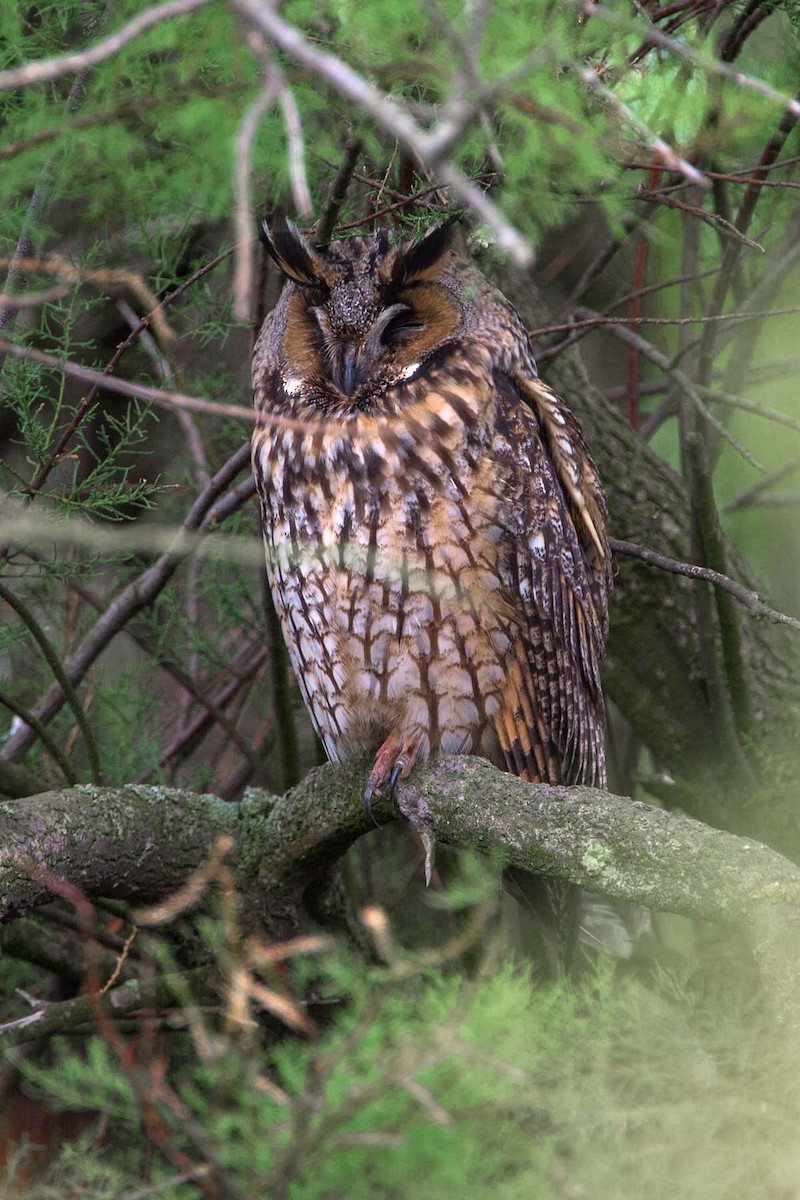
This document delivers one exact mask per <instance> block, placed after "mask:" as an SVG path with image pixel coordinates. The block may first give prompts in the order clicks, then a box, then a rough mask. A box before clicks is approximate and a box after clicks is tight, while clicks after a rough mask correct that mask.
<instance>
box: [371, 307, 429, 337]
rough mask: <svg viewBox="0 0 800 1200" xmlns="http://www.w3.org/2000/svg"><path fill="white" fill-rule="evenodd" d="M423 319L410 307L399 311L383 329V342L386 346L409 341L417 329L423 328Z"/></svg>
mask: <svg viewBox="0 0 800 1200" xmlns="http://www.w3.org/2000/svg"><path fill="white" fill-rule="evenodd" d="M423 325H424V322H423V321H420V320H419V318H418V317H417V316H416V315H415V314H414V312H413V311H412V310H410V309H404V311H403V312H400V313H397V314H396V315H395V316H393V317H392V319H391V321H389V322H388V324H387V325H385V326H384V328H383V330H382V331H381V342H382V343H383V345H384V346H399V345H401V344H402V343H403V342H407V341H408V339H409V338H410V337H412V336H413V335H414V334H415V333H416V332H417V330H419V329H422V327H423Z"/></svg>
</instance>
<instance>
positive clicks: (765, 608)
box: [609, 538, 800, 632]
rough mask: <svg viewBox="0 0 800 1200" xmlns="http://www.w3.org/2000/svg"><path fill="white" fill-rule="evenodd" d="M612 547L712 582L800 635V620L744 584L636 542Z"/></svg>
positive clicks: (613, 540)
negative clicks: (783, 611) (774, 605)
mask: <svg viewBox="0 0 800 1200" xmlns="http://www.w3.org/2000/svg"><path fill="white" fill-rule="evenodd" d="M609 545H610V546H611V549H612V551H613V553H614V554H624V555H625V556H626V557H628V558H638V559H640V560H641V562H645V563H647V564H648V565H649V566H651V567H658V568H659V569H660V570H662V571H669V572H670V574H672V575H686V576H687V577H688V578H689V579H702V580H704V581H705V582H706V583H713V585H714V587H718V588H722V589H723V591H726V592H729V593H730V595H731V596H734V597H735V598H736V599H737V600H738V601H739V603H740V604H743V605H744V606H745V608H748V609H750V611H751V612H752V613H753V615H754V616H756V617H762V618H764V619H765V620H767V621H772V622H773V623H774V624H775V625H788V626H789V627H790V628H791V629H795V630H797V631H798V632H800V620H798V619H797V618H796V617H790V616H789V615H788V614H787V613H782V612H779V611H778V610H777V609H775V608H770V606H769V605H768V604H767V603H766V601H765V600H764V599H763V597H761V596H759V594H758V592H754V591H753V590H752V589H751V588H748V587H745V586H744V584H742V583H737V582H736V580H735V579H731V577H730V576H729V575H723V574H722V573H721V572H720V571H712V570H711V569H710V568H709V567H700V566H698V565H697V564H696V563H685V562H677V561H676V560H675V559H674V558H667V557H666V555H664V554H658V553H657V552H656V551H655V550H648V549H647V548H646V547H645V546H638V545H636V543H635V542H623V541H620V539H619V538H609Z"/></svg>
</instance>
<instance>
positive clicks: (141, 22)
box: [0, 0, 210, 89]
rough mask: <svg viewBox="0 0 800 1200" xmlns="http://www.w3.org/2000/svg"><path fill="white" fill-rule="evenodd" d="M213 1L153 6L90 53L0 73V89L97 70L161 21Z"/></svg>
mask: <svg viewBox="0 0 800 1200" xmlns="http://www.w3.org/2000/svg"><path fill="white" fill-rule="evenodd" d="M208 3H210V0H169V2H168V3H167V4H159V5H153V7H151V8H146V9H145V10H144V12H141V13H139V15H138V16H136V17H134V18H133V20H132V21H129V22H128V24H127V25H123V26H122V28H121V29H118V30H117V32H116V33H111V34H109V35H108V37H105V38H103V39H102V41H99V42H95V44H94V45H93V46H89V47H88V48H87V49H86V50H78V51H76V52H75V53H74V54H60V55H57V56H56V57H54V58H42V59H39V61H38V62H28V63H24V64H23V65H22V66H21V67H12V68H11V69H10V70H8V71H0V89H6V88H17V87H29V86H30V85H31V84H33V83H47V82H49V81H50V80H51V79H58V78H60V76H62V75H68V74H70V72H72V71H84V70H86V68H87V67H96V66H97V65H98V63H101V62H105V60H106V59H107V58H111V57H112V56H113V55H115V54H117V53H119V51H120V50H121V49H122V47H123V46H126V45H127V44H128V42H131V41H133V39H134V38H137V37H139V36H140V34H142V33H145V32H146V31H147V30H148V29H152V27H153V26H154V25H158V24H159V23H160V22H161V21H168V20H170V19H171V18H172V17H181V16H183V15H184V13H189V12H193V11H194V9H196V8H202V6H203V5H204V4H208Z"/></svg>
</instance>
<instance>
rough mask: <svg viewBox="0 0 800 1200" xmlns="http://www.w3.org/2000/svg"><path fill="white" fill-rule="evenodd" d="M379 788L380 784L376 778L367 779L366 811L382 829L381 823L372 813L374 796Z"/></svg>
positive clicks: (365, 792) (365, 793) (365, 789)
mask: <svg viewBox="0 0 800 1200" xmlns="http://www.w3.org/2000/svg"><path fill="white" fill-rule="evenodd" d="M377 790H378V785H377V783H376V782H375V780H374V779H368V780H367V786H366V787H365V788H364V812H365V813H366V814H367V816H368V817H369V819H370V821H372V824H373V825H374V826H375V828H376V829H380V825H379V824H378V822H377V821H376V820H375V818H374V816H373V815H372V797H373V796H374V795H375V793H376V792H377Z"/></svg>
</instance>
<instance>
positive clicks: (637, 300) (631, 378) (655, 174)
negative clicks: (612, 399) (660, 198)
mask: <svg viewBox="0 0 800 1200" xmlns="http://www.w3.org/2000/svg"><path fill="white" fill-rule="evenodd" d="M663 171H664V168H663V167H653V169H652V171H651V172H650V184H649V187H650V191H651V192H652V191H654V190H655V189H656V188H657V187H658V185H659V182H660V180H661V176H662V174H663ZM647 247H648V242H647V237H646V236H644V235H643V236H642V239H641V241H640V242H639V245H638V247H637V249H636V263H635V266H634V271H633V291H634V293H635V295H634V297H633V300H632V301H631V324H630V328H631V329H635V328H636V326H637V325H638V323H639V319H640V317H641V315H642V296H641V293H642V289H643V287H644V281H645V277H646V274H647ZM626 394H627V399H628V422H629V424H630V427H631V429H638V428H639V352H638V350H637V349H636V347H635V346H633V345H631V346H629V347H628V385H627V393H626Z"/></svg>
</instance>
